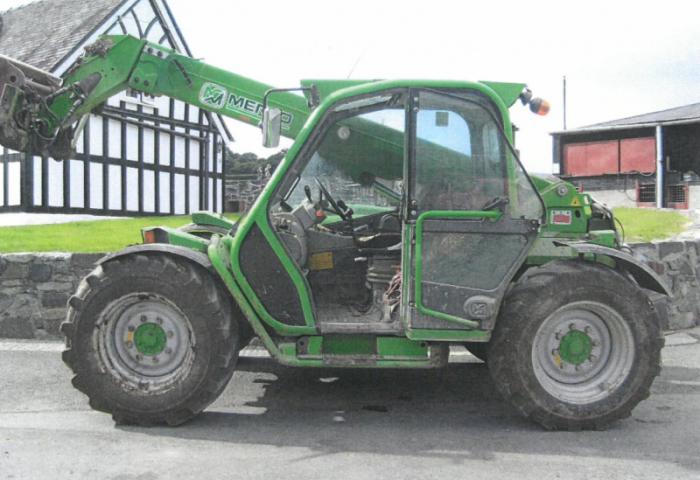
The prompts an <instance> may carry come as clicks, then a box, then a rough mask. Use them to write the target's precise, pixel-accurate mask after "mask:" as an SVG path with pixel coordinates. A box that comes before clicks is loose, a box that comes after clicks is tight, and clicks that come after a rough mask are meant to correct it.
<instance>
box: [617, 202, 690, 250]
mask: <svg viewBox="0 0 700 480" xmlns="http://www.w3.org/2000/svg"><path fill="white" fill-rule="evenodd" d="M613 213H614V214H615V217H617V219H618V220H620V222H621V223H622V226H623V227H624V229H625V241H626V242H649V241H651V240H661V239H664V238H668V237H672V236H673V235H676V234H679V233H681V232H682V231H684V230H685V229H686V228H687V226H688V224H689V223H690V221H689V220H688V217H686V216H685V215H683V214H681V213H678V212H674V211H669V210H654V209H649V208H622V207H620V208H615V209H613Z"/></svg>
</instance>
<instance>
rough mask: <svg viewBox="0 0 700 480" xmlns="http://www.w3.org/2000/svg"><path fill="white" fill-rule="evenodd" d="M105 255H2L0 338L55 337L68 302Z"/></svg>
mask: <svg viewBox="0 0 700 480" xmlns="http://www.w3.org/2000/svg"><path fill="white" fill-rule="evenodd" d="M102 256H103V255H102V254H68V253H39V254H28V253H18V254H3V255H0V337H5V338H56V337H58V336H59V331H58V328H59V326H60V324H61V322H62V321H63V319H64V318H65V316H66V302H67V301H68V298H70V296H71V295H72V294H73V292H75V290H76V289H77V288H78V283H79V282H80V280H81V279H82V278H83V277H84V276H85V275H86V274H87V273H88V272H90V271H91V270H92V269H93V268H94V263H95V262H96V261H97V260H98V259H99V258H101V257H102Z"/></svg>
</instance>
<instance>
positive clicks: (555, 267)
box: [489, 261, 663, 430]
mask: <svg viewBox="0 0 700 480" xmlns="http://www.w3.org/2000/svg"><path fill="white" fill-rule="evenodd" d="M662 346H663V337H662V336H661V332H660V328H659V323H658V320H657V318H656V314H655V312H654V310H653V307H652V306H651V304H650V302H649V300H648V299H647V297H646V295H644V293H643V292H642V291H641V290H640V289H639V288H638V287H637V286H636V285H634V284H632V283H631V282H630V281H629V280H628V279H627V278H626V277H624V276H622V275H620V274H619V273H617V272H616V271H614V270H612V269H610V268H607V267H604V266H601V265H597V264H592V263H589V262H579V261H569V262H553V263H551V264H547V265H545V266H543V267H540V268H538V269H535V270H533V271H532V272H529V273H528V274H526V275H525V277H524V278H523V279H522V280H521V281H520V282H519V283H518V284H516V285H515V286H514V288H513V289H512V290H511V291H510V292H509V294H508V296H507V298H506V300H505V303H504V306H503V308H502V310H501V313H500V314H499V320H498V323H497V325H496V329H495V331H494V334H493V337H492V339H491V343H490V347H489V369H490V371H491V375H492V377H493V379H494V382H495V383H496V388H497V389H498V390H499V391H500V392H501V393H502V394H503V395H504V396H505V397H506V398H507V399H508V400H510V401H511V402H512V403H513V404H514V405H515V407H516V408H517V409H518V410H519V411H520V412H521V413H522V414H523V415H525V416H526V417H529V418H531V419H533V420H534V421H536V422H538V423H540V424H541V425H543V426H544V427H545V428H547V429H567V430H579V429H602V428H605V427H607V426H608V425H609V424H610V423H612V422H614V421H616V420H618V419H621V418H625V417H627V416H629V415H630V413H631V411H632V409H633V408H634V407H635V406H636V405H637V404H638V403H639V402H640V401H641V400H643V399H645V398H646V397H647V396H648V395H649V388H650V386H651V384H652V382H653V380H654V377H656V376H657V375H658V373H659V371H660V351H661V348H662Z"/></svg>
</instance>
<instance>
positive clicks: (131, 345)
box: [126, 342, 134, 348]
mask: <svg viewBox="0 0 700 480" xmlns="http://www.w3.org/2000/svg"><path fill="white" fill-rule="evenodd" d="M133 346H134V344H133V342H126V348H132V347H133Z"/></svg>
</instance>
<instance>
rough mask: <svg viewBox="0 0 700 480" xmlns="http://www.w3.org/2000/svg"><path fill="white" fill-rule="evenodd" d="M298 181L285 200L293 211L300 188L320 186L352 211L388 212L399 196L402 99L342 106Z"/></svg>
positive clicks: (372, 99) (388, 97)
mask: <svg viewBox="0 0 700 480" xmlns="http://www.w3.org/2000/svg"><path fill="white" fill-rule="evenodd" d="M333 113H335V114H336V115H335V117H336V120H335V121H333V122H332V124H331V125H330V127H329V128H327V129H326V130H325V133H324V135H323V138H322V139H321V141H320V142H318V144H317V147H316V148H315V150H314V152H313V153H312V154H311V156H310V158H309V160H308V162H307V163H306V165H305V166H304V168H303V169H302V171H301V174H300V175H299V179H298V181H297V182H295V184H294V185H293V187H292V188H291V189H290V191H289V192H288V193H287V195H286V197H287V198H286V200H287V202H288V203H290V204H292V205H295V204H297V203H299V202H301V201H302V200H303V199H304V197H305V193H304V187H305V186H309V187H311V188H312V190H316V191H317V188H316V186H315V185H316V183H315V180H316V179H318V180H319V181H321V182H322V183H323V184H324V185H325V186H326V188H328V190H329V191H330V193H331V195H333V197H334V198H336V199H342V200H343V201H345V202H346V203H348V204H351V205H366V206H375V207H386V208H392V207H396V206H398V205H399V203H400V200H401V192H402V191H403V185H402V181H401V180H402V176H403V158H404V142H405V108H404V101H403V95H401V94H397V95H386V94H384V95H381V96H374V97H369V98H364V99H361V100H355V101H353V102H350V103H346V104H342V105H340V106H338V107H336V109H335V110H334V111H333Z"/></svg>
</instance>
